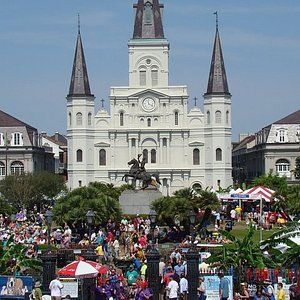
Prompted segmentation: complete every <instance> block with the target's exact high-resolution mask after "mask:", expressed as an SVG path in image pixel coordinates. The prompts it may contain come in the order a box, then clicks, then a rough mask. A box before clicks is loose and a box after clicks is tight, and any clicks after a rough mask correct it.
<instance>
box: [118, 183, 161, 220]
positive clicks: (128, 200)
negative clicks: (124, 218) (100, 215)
mask: <svg viewBox="0 0 300 300" xmlns="http://www.w3.org/2000/svg"><path fill="white" fill-rule="evenodd" d="M161 197H163V195H162V193H161V192H160V191H159V190H157V189H151V188H148V189H145V190H126V191H124V192H123V193H122V194H121V195H120V197H119V202H120V205H121V208H122V212H123V214H124V215H137V214H139V215H148V214H149V212H150V205H151V203H152V202H153V201H154V200H156V199H158V198H161Z"/></svg>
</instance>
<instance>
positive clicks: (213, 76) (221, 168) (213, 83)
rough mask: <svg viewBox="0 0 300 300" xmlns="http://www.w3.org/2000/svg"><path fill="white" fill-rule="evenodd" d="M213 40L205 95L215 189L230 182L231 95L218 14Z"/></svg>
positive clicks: (209, 170) (209, 182) (210, 177)
mask: <svg viewBox="0 0 300 300" xmlns="http://www.w3.org/2000/svg"><path fill="white" fill-rule="evenodd" d="M215 14H216V17H217V22H216V34H215V42H214V48H213V54H212V60H211V67H210V72H209V79H208V86H207V92H206V93H205V94H204V116H205V128H204V134H205V139H206V149H205V150H206V166H205V167H206V178H207V186H212V187H214V188H215V189H217V188H218V187H219V186H221V187H223V188H226V187H228V186H230V185H232V180H231V178H232V176H231V168H232V165H231V94H230V92H229V89H228V83H227V77H226V71H225V64H224V59H223V53H222V48H221V40H220V34H219V26H218V15H217V13H215Z"/></svg>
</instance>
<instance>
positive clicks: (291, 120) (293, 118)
mask: <svg viewBox="0 0 300 300" xmlns="http://www.w3.org/2000/svg"><path fill="white" fill-rule="evenodd" d="M273 124H300V110H297V111H295V112H293V113H291V114H289V115H288V116H286V117H284V118H282V119H280V120H278V121H276V122H274V123H273Z"/></svg>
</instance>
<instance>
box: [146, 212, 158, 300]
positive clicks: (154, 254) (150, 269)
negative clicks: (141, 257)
mask: <svg viewBox="0 0 300 300" xmlns="http://www.w3.org/2000/svg"><path fill="white" fill-rule="evenodd" d="M156 218H157V213H156V211H155V210H153V209H151V210H150V212H149V219H150V224H151V231H152V232H151V240H152V241H151V244H150V247H148V251H147V253H146V258H147V273H148V282H149V287H150V288H151V289H152V291H153V300H158V297H159V286H160V282H159V259H160V255H159V252H158V250H157V249H156V248H155V247H154V245H153V244H154V243H153V242H154V228H155V225H156Z"/></svg>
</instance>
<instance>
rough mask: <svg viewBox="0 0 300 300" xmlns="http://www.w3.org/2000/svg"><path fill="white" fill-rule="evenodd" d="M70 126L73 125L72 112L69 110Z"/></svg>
mask: <svg viewBox="0 0 300 300" xmlns="http://www.w3.org/2000/svg"><path fill="white" fill-rule="evenodd" d="M69 126H72V114H71V113H70V112H69Z"/></svg>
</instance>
